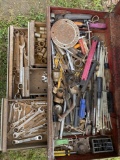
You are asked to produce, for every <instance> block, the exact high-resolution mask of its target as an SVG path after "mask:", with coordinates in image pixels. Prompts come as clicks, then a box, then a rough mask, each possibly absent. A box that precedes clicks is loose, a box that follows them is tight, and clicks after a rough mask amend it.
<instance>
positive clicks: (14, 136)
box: [13, 123, 47, 138]
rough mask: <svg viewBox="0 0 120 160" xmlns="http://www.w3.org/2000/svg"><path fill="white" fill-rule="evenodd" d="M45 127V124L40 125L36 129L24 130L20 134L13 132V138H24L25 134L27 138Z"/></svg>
mask: <svg viewBox="0 0 120 160" xmlns="http://www.w3.org/2000/svg"><path fill="white" fill-rule="evenodd" d="M46 125H47V123H44V124H42V125H39V126H37V127H34V128H31V129H25V130H22V131H20V132H14V133H13V138H18V137H21V136H22V135H24V136H25V135H26V134H27V136H29V135H31V134H32V133H34V132H37V131H38V130H39V129H40V128H42V127H44V126H46Z"/></svg>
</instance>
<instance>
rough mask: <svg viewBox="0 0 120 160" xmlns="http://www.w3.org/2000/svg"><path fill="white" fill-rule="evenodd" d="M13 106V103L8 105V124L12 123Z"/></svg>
mask: <svg viewBox="0 0 120 160" xmlns="http://www.w3.org/2000/svg"><path fill="white" fill-rule="evenodd" d="M13 105H14V103H11V104H10V113H9V120H8V122H10V123H11V121H12V112H13Z"/></svg>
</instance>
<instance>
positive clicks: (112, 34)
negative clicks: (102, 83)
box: [0, 2, 120, 160]
mask: <svg viewBox="0 0 120 160" xmlns="http://www.w3.org/2000/svg"><path fill="white" fill-rule="evenodd" d="M119 9H120V2H119V3H118V4H117V6H116V7H115V9H114V10H113V12H112V13H107V12H98V11H91V10H81V9H72V8H63V7H47V29H43V28H44V27H45V26H46V24H43V23H40V22H34V21H31V22H29V24H28V29H27V28H18V27H13V26H10V28H9V34H8V41H9V43H8V79H7V96H6V99H3V100H2V106H1V111H2V114H1V115H2V116H1V133H0V136H1V139H0V150H2V151H3V152H6V150H8V149H14V150H16V149H25V148H35V147H47V149H48V159H49V160H53V159H63V160H66V159H68V158H69V159H74V160H78V159H80V158H81V159H96V158H107V157H117V156H119V155H120V117H119V105H120V104H119V103H120V102H119V99H120V97H119V95H120V86H119V81H120V73H119V50H120V46H119V32H120V30H119V27H120V25H119V23H118V22H119V19H120V16H119V14H120V11H119ZM53 12H54V13H55V14H60V15H62V16H63V15H64V14H65V13H73V14H88V15H89V14H90V15H92V16H95V15H97V16H99V18H100V21H101V22H104V23H105V24H106V25H107V29H105V30H101V29H91V30H92V33H93V35H94V36H99V38H100V40H101V41H104V42H105V45H106V46H107V48H108V59H109V66H110V71H111V75H112V78H111V79H112V81H111V83H110V90H111V91H112V93H113V95H114V112H113V113H111V114H110V118H111V122H112V127H113V128H112V130H111V132H110V133H108V134H106V135H102V136H100V134H98V135H95V136H93V135H89V136H87V135H84V136H83V135H71V136H65V137H64V138H71V139H75V138H76V139H77V140H78V141H79V142H80V143H82V144H85V145H86V144H88V145H91V144H89V141H88V138H91V143H92V142H94V143H93V145H96V144H98V143H99V141H101V140H102V142H101V144H102V143H103V144H104V145H106V144H105V143H104V140H103V138H106V139H107V142H106V143H109V146H110V147H111V150H110V152H105V153H100V152H99V153H97V154H94V153H92V151H91V152H90V148H87V149H88V152H87V153H85V154H82V153H80V154H76V153H75V154H74V155H69V154H70V153H68V155H69V157H68V156H63V157H61V156H58V157H55V156H54V155H56V152H55V151H54V145H57V141H56V143H54V128H53V126H54V125H53V111H52V110H53V98H54V96H53V75H52V52H51V22H52V21H51V20H52V19H51V13H53ZM52 18H53V19H54V17H52ZM40 27H41V29H40ZM39 29H40V31H43V30H44V33H43V32H39ZM18 32H20V33H23V32H24V34H25V35H26V38H25V39H24V40H25V44H26V47H24V48H25V49H26V52H25V55H24V56H25V58H26V60H27V62H26V60H24V65H27V66H26V68H25V66H22V70H23V72H22V73H21V75H25V76H23V77H25V79H20V77H21V76H19V74H20V69H18V70H19V72H18V74H17V78H16V79H15V76H16V74H15V70H16V68H15V65H17V67H18V68H19V67H20V64H19V63H17V57H15V56H14V54H15V52H16V53H18V51H19V49H20V48H19V47H18V48H14V47H15V46H16V45H15V43H18V42H17V41H15V39H14V38H15V33H16V34H18ZM46 32H47V51H48V54H47V52H46V43H43V41H41V39H42V38H43V39H46V35H45V34H46ZM41 33H42V34H43V36H42V37H41ZM68 33H69V30H68ZM24 40H23V38H21V43H23V41H24ZM36 40H37V42H36ZM39 42H42V43H39ZM41 46H44V47H42V49H43V48H45V49H43V50H42V49H41ZM63 47H64V46H63ZM41 53H42V54H41ZM46 55H47V57H46ZM38 59H39V61H38ZM46 59H47V61H46ZM19 62H20V61H19ZM46 71H47V72H46ZM19 81H21V82H22V83H21V82H20V83H16V82H19ZM46 82H47V84H46ZM23 83H24V84H25V85H23ZM21 84H22V85H21ZM43 84H44V85H43ZM23 88H24V92H23V90H22V89H23ZM56 101H57V100H56ZM62 103H63V102H62ZM11 106H12V107H14V108H16V109H20V110H19V111H15V110H14V112H15V114H14V112H11V108H12V107H11ZM19 106H20V108H19ZM26 106H27V107H26ZM24 107H25V108H26V109H24ZM32 107H33V108H32ZM21 108H22V110H23V111H21ZM39 108H40V109H39ZM43 110H44V114H43V115H42V111H43ZM20 111H21V117H19V112H20ZM38 111H39V112H38ZM33 112H35V113H33ZM36 112H37V113H36ZM29 113H30V114H29ZM39 113H40V114H39ZM28 114H29V116H33V115H35V114H38V116H39V118H40V119H39V118H38V119H37V118H35V117H34V116H33V117H34V118H35V119H33V120H32V121H30V120H29V122H31V124H30V123H29V122H28V119H29V118H30V117H29V118H28V117H26V118H23V117H25V116H26V115H28ZM10 115H11V116H10ZM10 117H11V118H10ZM41 117H42V118H41ZM43 117H44V118H45V123H41V122H39V120H40V121H41V120H42V119H44V118H43ZM19 118H20V119H21V118H23V121H19V122H20V124H19V125H16V126H15V128H14V130H13V128H12V127H13V126H14V124H17V123H15V122H17V121H18V119H19ZM46 118H47V120H46ZM11 119H13V122H12V124H11V123H10V122H11ZM16 119H17V120H16ZM26 121H27V122H26ZM21 122H22V123H24V127H23V126H22V127H23V128H22V127H21V124H22V123H21ZM34 123H35V124H36V123H37V124H39V123H40V124H39V125H41V124H42V125H43V124H44V125H45V130H44V129H43V130H44V132H45V133H43V134H42V132H41V131H40V132H39V131H38V132H37V133H38V134H37V137H36V136H35V137H34V139H31V140H30V139H29V140H30V141H29V142H28V140H25V141H24V142H23V143H21V141H20V140H22V138H23V136H24V135H25V137H24V138H23V139H26V134H23V135H22V134H21V133H20V134H21V137H20V139H19V140H18V139H16V138H15V137H16V136H18V133H19V129H21V128H22V129H23V130H21V132H24V131H26V130H27V131H28V128H29V132H28V133H27V134H28V135H30V134H31V132H30V131H33V130H32V128H35V127H36V126H34V127H33V124H34ZM46 124H47V126H46ZM31 125H32V126H31ZM19 126H20V127H19ZM10 127H11V128H12V129H11V128H10ZM27 127H28V128H27ZM46 130H47V131H46ZM13 132H15V133H13ZM39 134H42V135H43V136H42V137H41V136H40V135H39ZM29 137H31V136H29ZM36 139H37V140H39V141H37V140H36ZM97 139H98V141H97V142H96V140H97ZM16 143H17V144H16ZM112 143H113V147H112ZM97 147H98V149H99V148H100V149H101V146H100V145H99V146H97ZM97 147H96V148H97ZM105 147H106V146H105ZM101 150H102V151H103V150H105V149H103V148H102V149H101ZM97 152H98V150H97Z"/></svg>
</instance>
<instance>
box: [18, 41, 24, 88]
mask: <svg viewBox="0 0 120 160" xmlns="http://www.w3.org/2000/svg"><path fill="white" fill-rule="evenodd" d="M19 48H20V79H19V85H21V84H22V83H23V54H24V48H25V42H24V43H23V44H22V45H19ZM19 87H20V86H19ZM20 89H21V87H20Z"/></svg>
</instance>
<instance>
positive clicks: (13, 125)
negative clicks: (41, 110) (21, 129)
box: [10, 109, 36, 128]
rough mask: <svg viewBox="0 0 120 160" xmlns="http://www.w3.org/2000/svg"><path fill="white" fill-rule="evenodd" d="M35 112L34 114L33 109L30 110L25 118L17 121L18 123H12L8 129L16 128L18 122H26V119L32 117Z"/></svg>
mask: <svg viewBox="0 0 120 160" xmlns="http://www.w3.org/2000/svg"><path fill="white" fill-rule="evenodd" d="M35 112H36V110H35V109H33V110H31V111H30V112H29V113H28V114H27V115H26V116H24V117H22V118H21V119H19V121H16V122H14V123H12V124H11V126H10V127H11V128H13V127H15V126H17V125H18V124H19V123H20V122H23V121H24V120H26V119H27V118H29V117H30V116H32V115H33V114H34V113H35Z"/></svg>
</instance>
